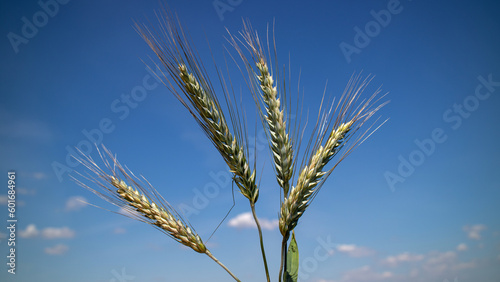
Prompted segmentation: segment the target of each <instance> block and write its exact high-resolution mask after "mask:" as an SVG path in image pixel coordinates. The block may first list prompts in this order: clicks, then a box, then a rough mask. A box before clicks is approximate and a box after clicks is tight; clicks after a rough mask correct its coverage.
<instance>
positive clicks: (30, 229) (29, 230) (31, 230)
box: [19, 224, 40, 238]
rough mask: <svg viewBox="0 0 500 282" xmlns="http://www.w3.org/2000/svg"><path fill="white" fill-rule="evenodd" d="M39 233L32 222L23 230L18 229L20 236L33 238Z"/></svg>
mask: <svg viewBox="0 0 500 282" xmlns="http://www.w3.org/2000/svg"><path fill="white" fill-rule="evenodd" d="M39 233H40V232H39V231H38V229H36V226H35V225H34V224H30V225H28V226H27V227H26V229H25V230H21V231H19V236H21V238H33V237H36V236H38V234H39Z"/></svg>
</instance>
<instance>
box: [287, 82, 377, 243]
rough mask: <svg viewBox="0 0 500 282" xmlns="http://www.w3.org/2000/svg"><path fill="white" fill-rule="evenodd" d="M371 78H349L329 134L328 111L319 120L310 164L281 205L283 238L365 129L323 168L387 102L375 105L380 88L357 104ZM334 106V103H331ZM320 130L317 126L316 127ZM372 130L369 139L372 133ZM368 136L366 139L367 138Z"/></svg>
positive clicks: (361, 140) (303, 170)
mask: <svg viewBox="0 0 500 282" xmlns="http://www.w3.org/2000/svg"><path fill="white" fill-rule="evenodd" d="M371 79H372V78H371V77H370V76H368V77H367V78H366V79H364V80H361V77H360V76H359V75H358V76H356V77H353V78H351V80H350V81H349V83H348V85H347V87H346V90H345V92H344V94H343V95H342V98H341V99H340V101H339V103H338V104H337V107H336V109H335V111H334V113H335V112H337V116H336V119H335V121H334V124H333V126H332V127H333V129H332V130H331V132H330V134H328V137H327V132H328V130H327V128H329V126H330V124H329V123H331V120H328V119H329V117H328V116H329V114H327V115H325V117H324V118H323V119H321V120H320V122H319V125H320V127H319V132H320V133H319V134H318V135H317V139H316V140H315V141H314V145H313V150H312V152H313V154H312V155H311V156H310V157H309V161H308V163H307V164H306V165H305V166H304V168H303V169H302V170H301V172H300V174H299V177H298V179H297V185H296V186H294V187H293V188H292V190H291V191H290V195H289V196H288V197H287V198H286V199H285V201H284V202H283V203H282V205H281V210H280V219H279V228H280V232H281V233H282V235H283V236H284V237H287V236H288V234H289V233H290V232H291V231H292V230H293V229H294V228H295V226H296V225H297V223H298V220H299V218H300V217H301V216H302V214H303V213H304V212H305V210H306V209H307V207H308V206H309V204H310V203H311V201H312V199H313V198H314V197H315V195H316V194H317V193H318V191H319V190H320V189H321V186H322V184H323V183H324V181H325V180H326V179H327V178H328V176H329V175H330V174H331V172H332V171H333V169H334V168H335V167H336V166H337V165H338V164H339V163H340V162H341V161H342V160H343V159H344V158H345V157H346V156H347V155H348V154H349V153H350V152H351V151H352V150H353V149H354V148H355V147H356V146H357V145H359V144H360V143H361V142H363V141H364V139H363V137H365V135H366V134H367V132H368V130H367V131H365V133H363V134H362V135H361V137H359V138H358V139H357V140H355V141H354V142H353V144H351V145H350V147H349V148H348V149H347V150H345V151H344V154H343V155H342V156H341V157H340V159H339V160H338V161H337V163H336V164H335V165H334V166H333V168H331V169H329V170H326V171H325V170H324V167H325V166H326V165H327V164H328V162H329V161H330V160H331V159H332V158H333V157H334V156H335V155H336V154H337V153H338V152H339V151H340V150H341V149H342V147H343V146H344V145H345V144H346V143H347V142H349V140H350V138H351V135H352V133H355V132H356V131H357V130H358V129H359V128H360V127H361V126H362V125H363V124H364V123H365V122H366V121H367V120H368V119H369V118H370V117H372V116H373V114H375V112H377V111H378V110H379V109H380V108H381V107H383V106H384V105H385V104H386V103H387V102H385V103H382V104H380V105H378V106H376V107H374V106H373V104H375V103H376V102H378V101H379V100H380V98H381V97H380V98H377V100H375V98H376V96H377V95H378V93H379V92H380V89H378V90H377V91H376V92H375V93H374V94H373V95H372V96H371V97H370V98H369V99H367V100H366V101H364V102H362V103H361V105H360V106H358V107H357V108H356V107H355V103H356V101H357V100H358V97H359V94H361V93H362V92H363V90H364V89H365V88H366V86H367V85H368V83H369V82H370V80H371ZM332 106H333V104H332ZM316 129H318V126H317V127H316ZM370 134H371V133H369V134H368V135H367V136H366V138H367V137H368V136H369V135H370ZM366 138H365V139H366ZM324 139H326V142H325V145H321V144H322V143H323V140H324Z"/></svg>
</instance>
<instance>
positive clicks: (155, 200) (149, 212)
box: [72, 146, 239, 281]
mask: <svg viewBox="0 0 500 282" xmlns="http://www.w3.org/2000/svg"><path fill="white" fill-rule="evenodd" d="M97 150H98V152H99V155H100V156H101V160H102V161H103V163H104V165H105V167H106V168H107V170H108V171H109V172H107V171H105V170H103V169H101V168H100V167H99V165H98V164H97V163H96V162H95V161H94V160H93V159H92V158H91V157H90V156H87V155H84V154H83V153H81V152H80V153H81V154H82V157H77V156H73V157H74V158H75V159H76V160H77V161H78V162H80V163H81V164H82V165H84V166H85V167H86V168H87V169H88V170H89V171H90V172H91V174H87V175H83V174H81V173H78V176H80V177H81V178H84V179H87V180H90V181H91V182H93V183H94V184H97V186H98V187H100V188H101V190H100V191H98V190H95V189H93V188H91V187H90V186H88V185H87V184H85V183H83V182H82V181H80V180H79V179H77V178H76V177H74V176H72V178H73V180H74V181H75V182H76V183H78V184H79V185H80V186H82V187H84V188H85V189H87V190H90V191H91V192H93V193H94V194H96V195H98V196H99V197H101V198H103V199H104V200H106V201H108V202H110V203H112V204H114V205H116V206H119V207H121V208H122V209H123V210H125V211H126V212H127V215H126V216H128V217H131V218H133V219H136V220H138V221H141V222H145V223H148V224H150V225H152V226H154V227H156V228H157V229H159V230H160V231H162V232H163V233H165V234H167V235H168V236H169V237H170V238H172V239H174V240H175V241H177V242H179V243H181V244H183V245H184V246H186V247H189V248H191V249H192V250H194V251H195V252H198V253H202V254H206V255H207V256H209V257H210V258H211V259H213V260H214V261H215V262H216V263H217V264H219V265H220V266H221V267H222V268H224V269H225V270H226V271H227V272H228V273H229V274H230V275H231V276H232V277H233V278H234V279H235V280H236V281H239V279H238V278H236V276H234V274H233V273H231V271H229V269H227V268H226V266H225V265H223V264H222V263H221V262H220V261H219V260H217V259H216V258H215V257H214V256H213V255H212V253H210V251H209V250H208V249H207V247H206V246H205V244H204V243H203V240H202V239H201V237H200V236H199V235H198V234H197V233H196V232H195V231H194V229H193V228H192V227H190V226H189V225H188V224H187V223H186V221H185V220H184V219H183V218H182V216H180V215H179V214H178V213H177V211H175V209H174V208H173V207H172V206H171V205H170V204H169V203H168V202H167V201H166V200H165V199H164V198H163V197H162V196H161V195H160V194H159V193H158V192H157V191H156V189H155V188H154V187H153V186H152V185H151V184H150V183H149V182H148V181H147V180H146V179H145V178H143V179H142V180H141V179H139V178H137V177H136V176H135V175H134V174H133V173H132V172H131V171H130V170H128V169H125V168H124V167H123V166H122V165H121V164H120V163H119V162H118V160H117V159H116V157H115V156H113V155H112V154H111V152H110V151H109V150H108V149H106V148H105V147H104V146H103V151H104V153H102V152H101V151H100V150H99V148H97ZM108 158H110V159H111V161H109V159H108ZM144 183H147V184H146V185H144Z"/></svg>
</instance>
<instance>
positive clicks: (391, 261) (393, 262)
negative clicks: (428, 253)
mask: <svg viewBox="0 0 500 282" xmlns="http://www.w3.org/2000/svg"><path fill="white" fill-rule="evenodd" d="M423 259H424V255H421V254H410V253H408V252H404V253H402V254H398V255H395V256H388V257H387V258H385V259H383V260H382V264H385V265H389V266H392V267H395V266H398V265H399V264H400V263H404V262H414V261H421V260H423Z"/></svg>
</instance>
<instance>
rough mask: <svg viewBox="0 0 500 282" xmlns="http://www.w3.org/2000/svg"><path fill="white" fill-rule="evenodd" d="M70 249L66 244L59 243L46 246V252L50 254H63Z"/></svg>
mask: <svg viewBox="0 0 500 282" xmlns="http://www.w3.org/2000/svg"><path fill="white" fill-rule="evenodd" d="M68 250H69V247H68V246H66V245H64V244H58V245H55V246H53V247H47V248H45V253H46V254H49V255H62V254H64V253H66V252H67V251H68Z"/></svg>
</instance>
